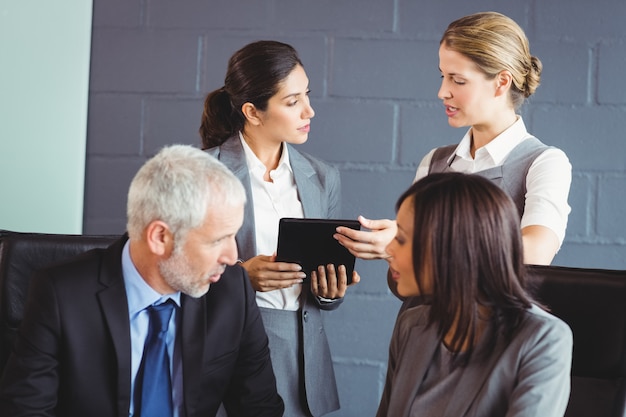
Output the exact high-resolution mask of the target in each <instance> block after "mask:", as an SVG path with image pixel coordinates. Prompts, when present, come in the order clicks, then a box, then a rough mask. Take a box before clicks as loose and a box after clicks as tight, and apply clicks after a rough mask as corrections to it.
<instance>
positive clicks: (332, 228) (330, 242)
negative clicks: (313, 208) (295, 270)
mask: <svg viewBox="0 0 626 417" xmlns="http://www.w3.org/2000/svg"><path fill="white" fill-rule="evenodd" d="M338 226H346V227H350V228H352V229H356V230H359V229H360V228H361V224H360V223H359V222H358V220H338V219H297V218H291V217H284V218H282V219H280V222H279V224H278V249H277V251H276V261H278V262H293V263H297V264H300V265H301V266H302V271H303V272H305V273H306V275H307V276H306V279H307V280H308V279H310V277H311V271H313V270H316V269H317V267H318V266H319V265H327V264H331V263H332V264H334V265H335V266H336V267H337V266H339V265H345V267H346V272H347V275H348V284H349V283H350V282H351V281H352V271H354V262H355V257H354V255H352V254H351V253H350V251H348V249H346V248H345V247H343V246H342V245H341V244H340V243H339V242H338V241H337V240H335V238H334V237H333V235H334V234H335V233H336V229H337V227H338Z"/></svg>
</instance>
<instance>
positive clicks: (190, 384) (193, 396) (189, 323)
mask: <svg viewBox="0 0 626 417" xmlns="http://www.w3.org/2000/svg"><path fill="white" fill-rule="evenodd" d="M205 303H206V296H204V297H201V298H193V297H189V296H186V295H184V294H182V295H181V313H182V318H181V320H180V326H181V332H180V338H181V339H180V342H181V349H182V359H183V387H185V390H184V403H185V408H186V410H187V415H194V414H195V413H196V411H195V409H194V408H195V406H196V404H198V403H199V401H200V398H202V396H206V395H207V393H206V392H202V390H201V385H200V384H199V383H198V381H200V380H202V364H203V363H204V343H205V340H206V335H205V331H204V330H203V329H205V328H206V325H205V322H204V319H205V317H206V313H205V312H204V310H205V307H206V304H205Z"/></svg>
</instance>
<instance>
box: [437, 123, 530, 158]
mask: <svg viewBox="0 0 626 417" xmlns="http://www.w3.org/2000/svg"><path fill="white" fill-rule="evenodd" d="M529 136H530V134H529V133H528V131H527V130H526V125H525V124H524V120H522V118H521V117H520V116H517V121H516V122H515V123H513V124H512V125H511V126H509V127H508V128H507V129H506V130H505V131H504V132H502V133H500V134H499V135H498V136H496V137H495V138H494V139H493V140H492V141H491V142H489V143H488V144H486V145H485V146H483V147H482V148H480V149H479V151H480V152H486V153H487V154H488V155H489V156H490V157H491V159H492V160H493V162H494V164H495V165H501V164H502V162H503V161H504V160H505V159H506V157H507V156H508V155H509V154H510V153H511V151H512V150H513V148H515V147H516V146H517V145H519V144H520V143H521V142H522V141H523V140H524V139H527V138H528V137H529ZM471 143H472V129H471V128H470V129H469V130H468V131H467V132H466V133H465V136H463V139H461V142H460V143H459V146H457V148H456V151H455V152H454V154H452V156H450V158H449V159H448V163H452V159H453V158H454V156H455V155H456V156H459V157H460V158H463V159H466V160H472V159H473V158H472V156H471V153H470V146H471Z"/></svg>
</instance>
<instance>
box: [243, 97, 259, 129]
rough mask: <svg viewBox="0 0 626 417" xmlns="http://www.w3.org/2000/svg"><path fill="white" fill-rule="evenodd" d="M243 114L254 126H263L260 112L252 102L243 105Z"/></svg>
mask: <svg viewBox="0 0 626 417" xmlns="http://www.w3.org/2000/svg"><path fill="white" fill-rule="evenodd" d="M241 112H242V113H243V116H244V117H245V118H246V120H247V121H248V123H250V124H252V125H253V126H259V125H260V124H261V117H260V116H261V115H260V112H259V110H257V108H256V107H255V106H254V104H252V103H250V102H247V103H243V105H242V106H241Z"/></svg>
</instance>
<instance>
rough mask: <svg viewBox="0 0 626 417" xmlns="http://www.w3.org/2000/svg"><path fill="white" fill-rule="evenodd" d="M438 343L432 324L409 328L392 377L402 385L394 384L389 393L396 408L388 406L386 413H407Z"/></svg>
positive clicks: (398, 414)
mask: <svg viewBox="0 0 626 417" xmlns="http://www.w3.org/2000/svg"><path fill="white" fill-rule="evenodd" d="M439 343H440V342H439V338H438V337H437V330H436V328H435V327H434V326H431V327H430V328H427V326H426V324H418V325H417V326H415V327H413V328H412V329H411V331H410V333H409V336H408V339H407V341H406V343H405V344H404V348H403V351H402V354H401V358H398V361H397V363H398V370H397V372H396V375H395V377H394V380H395V381H400V382H401V383H402V386H394V388H393V392H392V393H391V397H392V399H391V401H390V404H395V405H396V406H397V408H396V407H394V408H390V409H389V413H388V415H391V416H408V415H409V412H410V411H411V404H413V399H414V398H415V395H416V394H417V390H418V388H419V386H420V385H421V384H422V381H423V379H424V375H425V374H426V371H427V370H428V367H429V365H430V363H431V362H432V358H433V355H434V354H435V350H436V349H437V347H438V346H439Z"/></svg>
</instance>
